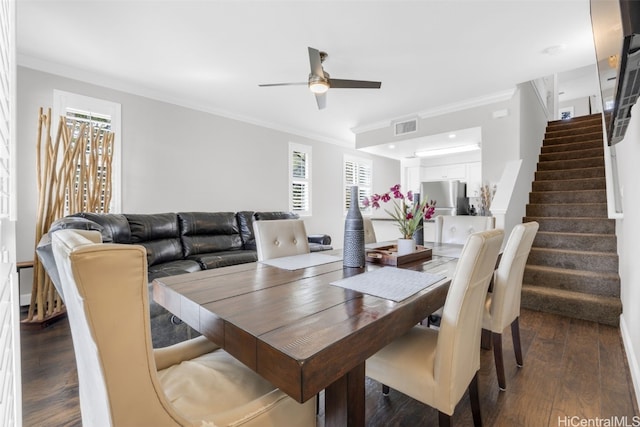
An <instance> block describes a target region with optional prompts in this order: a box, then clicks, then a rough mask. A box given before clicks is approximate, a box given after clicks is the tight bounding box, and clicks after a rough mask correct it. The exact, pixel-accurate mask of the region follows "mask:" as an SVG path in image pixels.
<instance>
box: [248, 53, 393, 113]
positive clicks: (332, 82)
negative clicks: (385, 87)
mask: <svg viewBox="0 0 640 427" xmlns="http://www.w3.org/2000/svg"><path fill="white" fill-rule="evenodd" d="M327 56H328V55H327V53H326V52H320V51H319V50H317V49H314V48H312V47H310V48H309V63H310V65H311V73H309V80H308V81H306V82H297V83H269V84H261V85H258V86H260V87H269V86H298V85H308V86H309V90H310V91H311V92H313V94H314V95H315V96H316V103H317V104H318V109H319V110H322V109H323V108H325V107H326V106H327V91H328V90H329V88H334V89H380V86H381V85H382V83H380V82H372V81H367V80H344V79H332V78H331V77H329V73H327V72H326V71H324V69H323V68H322V63H323V62H324V61H325V59H327Z"/></svg>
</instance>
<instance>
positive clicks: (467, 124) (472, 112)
mask: <svg viewBox="0 0 640 427" xmlns="http://www.w3.org/2000/svg"><path fill="white" fill-rule="evenodd" d="M517 109H518V105H517V101H516V100H515V99H514V98H512V99H510V100H507V101H500V102H495V103H492V104H488V105H482V106H478V107H474V108H468V109H465V110H461V111H456V112H453V113H446V114H442V115H439V116H435V117H427V118H424V119H419V123H418V132H417V133H413V134H411V138H418V137H420V136H427V135H436V134H440V133H445V132H450V131H456V130H458V129H467V128H472V127H481V128H482V150H481V158H482V179H483V182H486V183H490V184H492V185H493V184H495V183H497V182H498V181H499V180H500V176H501V175H502V169H503V168H504V165H505V163H506V162H508V161H509V160H514V159H517V158H518V157H517V156H518V152H519V150H518V138H519V136H518V118H517V116H516V114H514V111H516V110H517ZM505 110H506V111H507V115H506V116H505V117H500V118H495V119H494V118H493V113H494V112H495V111H505ZM400 139H401V138H396V137H394V136H393V127H392V126H388V127H385V128H381V129H374V130H370V131H365V132H362V133H359V134H357V135H356V147H357V148H363V147H369V146H373V145H378V144H384V143H389V142H391V141H395V142H397V143H401V142H400Z"/></svg>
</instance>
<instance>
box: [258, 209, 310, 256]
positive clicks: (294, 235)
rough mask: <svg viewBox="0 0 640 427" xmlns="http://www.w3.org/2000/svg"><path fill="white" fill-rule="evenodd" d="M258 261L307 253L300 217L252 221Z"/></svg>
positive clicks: (307, 247) (304, 233) (302, 223)
mask: <svg viewBox="0 0 640 427" xmlns="http://www.w3.org/2000/svg"><path fill="white" fill-rule="evenodd" d="M253 232H254V234H255V236H256V249H257V250H258V261H264V260H267V259H272V258H280V257H283V256H291V255H299V254H308V253H309V242H308V241H307V230H306V229H305V227H304V222H303V221H302V220H301V219H275V220H271V221H253Z"/></svg>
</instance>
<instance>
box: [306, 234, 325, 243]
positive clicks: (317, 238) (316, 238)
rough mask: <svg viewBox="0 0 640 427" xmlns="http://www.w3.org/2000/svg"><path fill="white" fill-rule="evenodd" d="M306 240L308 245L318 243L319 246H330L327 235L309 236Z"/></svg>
mask: <svg viewBox="0 0 640 427" xmlns="http://www.w3.org/2000/svg"><path fill="white" fill-rule="evenodd" d="M307 240H308V241H309V243H318V244H319V245H330V244H331V236H329V235H328V234H309V235H308V236H307Z"/></svg>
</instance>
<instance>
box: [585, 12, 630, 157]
mask: <svg viewBox="0 0 640 427" xmlns="http://www.w3.org/2000/svg"><path fill="white" fill-rule="evenodd" d="M590 5H591V24H592V26H593V38H594V43H595V47H596V59H597V61H598V77H599V80H600V93H601V99H602V104H603V111H604V112H605V123H606V131H607V139H608V142H609V145H612V144H615V143H617V142H619V141H621V140H622V139H623V138H624V134H625V132H626V130H627V126H628V125H629V120H630V119H631V107H633V105H634V104H635V103H636V100H637V99H638V95H640V1H637V0H591V3H590Z"/></svg>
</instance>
